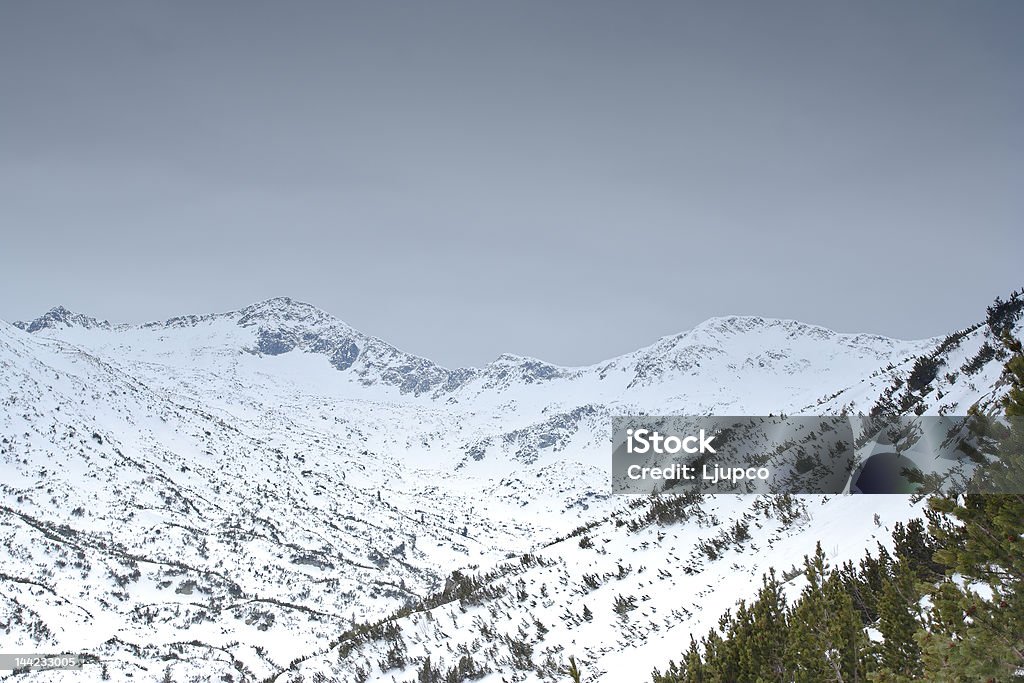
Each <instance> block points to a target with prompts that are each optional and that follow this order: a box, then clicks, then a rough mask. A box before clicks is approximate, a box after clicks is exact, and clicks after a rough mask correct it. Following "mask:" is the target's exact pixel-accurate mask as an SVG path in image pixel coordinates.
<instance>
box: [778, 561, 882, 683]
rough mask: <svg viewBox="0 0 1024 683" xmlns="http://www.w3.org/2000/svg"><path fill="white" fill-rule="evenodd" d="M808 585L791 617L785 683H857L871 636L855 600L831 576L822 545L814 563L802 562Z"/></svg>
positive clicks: (837, 577) (861, 673) (864, 668)
mask: <svg viewBox="0 0 1024 683" xmlns="http://www.w3.org/2000/svg"><path fill="white" fill-rule="evenodd" d="M804 570H805V574H806V577H807V581H808V585H807V587H806V588H805V589H804V591H803V593H802V594H801V596H800V600H799V601H798V603H797V605H796V606H795V607H794V609H793V612H792V615H791V617H790V624H791V627H790V629H789V634H788V636H789V637H788V642H787V648H786V664H787V665H788V666H790V667H792V669H791V671H790V672H789V674H788V676H787V679H791V680H793V681H795V683H818V682H819V681H836V682H837V683H853V682H854V681H862V680H864V676H865V670H866V667H865V663H866V662H865V659H866V655H867V651H868V648H867V645H868V643H867V636H866V635H865V634H864V630H863V628H862V624H861V619H860V615H859V614H858V613H857V610H856V609H855V608H854V606H853V599H852V598H851V597H850V594H849V593H848V592H847V590H846V587H845V586H844V584H843V582H842V581H841V580H840V578H839V576H838V574H836V573H835V572H833V573H831V574H827V573H826V572H827V565H826V563H825V553H824V551H822V549H821V543H818V546H817V549H816V551H815V554H814V557H810V558H804Z"/></svg>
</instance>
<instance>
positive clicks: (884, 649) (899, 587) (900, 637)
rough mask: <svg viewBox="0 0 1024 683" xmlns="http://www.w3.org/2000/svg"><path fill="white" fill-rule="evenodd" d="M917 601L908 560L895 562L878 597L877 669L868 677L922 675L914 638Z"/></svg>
mask: <svg viewBox="0 0 1024 683" xmlns="http://www.w3.org/2000/svg"><path fill="white" fill-rule="evenodd" d="M920 600H921V596H920V594H919V592H918V590H917V588H916V586H915V580H914V574H913V572H912V571H911V569H910V565H909V563H908V561H906V560H904V561H901V562H898V563H897V564H896V565H895V566H894V567H893V574H892V575H891V576H889V577H888V578H887V579H886V581H885V583H884V584H883V586H882V590H881V593H880V595H879V599H878V630H879V632H880V633H881V634H882V638H883V642H882V643H881V644H880V645H879V647H878V654H879V662H878V663H879V670H878V671H877V672H875V673H873V674H872V675H871V676H870V678H871V680H873V681H880V682H881V681H885V682H886V683H904V682H905V681H911V680H914V679H915V678H917V677H919V676H920V675H921V670H922V668H921V648H920V647H919V646H918V644H917V641H916V640H915V639H914V635H915V634H916V632H917V628H918V620H917V613H918V612H919V611H920V610H919V604H920Z"/></svg>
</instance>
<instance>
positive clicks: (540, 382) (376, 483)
mask: <svg viewBox="0 0 1024 683" xmlns="http://www.w3.org/2000/svg"><path fill="white" fill-rule="evenodd" d="M991 343H992V339H991V333H990V331H989V330H988V328H987V327H985V326H979V327H976V328H972V329H970V330H968V331H966V332H965V333H964V334H963V335H962V336H960V337H958V339H957V340H956V341H955V343H952V342H950V341H949V340H940V339H932V340H923V341H916V342H902V341H897V340H891V339H887V338H883V337H877V336H870V335H844V334H838V333H835V332H832V331H829V330H825V329H823V328H820V327H815V326H812V325H806V324H803V323H798V322H794V321H782V320H769V319H763V318H753V317H743V318H740V317H730V318H717V319H713V320H709V321H707V322H705V323H704V324H702V325H700V326H698V327H697V328H695V329H693V330H691V331H689V332H685V333H682V334H679V335H674V336H671V337H666V338H663V339H661V340H659V341H657V342H655V343H654V344H652V345H650V346H648V347H645V348H643V349H640V350H638V351H635V352H633V353H630V354H626V355H623V356H620V357H617V358H613V359H610V360H608V361H606V362H603V363H598V364H595V365H593V366H587V367H577V368H572V367H560V366H554V365H551V364H548V363H544V362H543V361H539V360H536V359H529V358H523V357H518V356H512V355H505V356H502V357H500V358H498V359H496V360H495V361H494V362H493V363H490V364H488V365H487V366H485V367H483V368H479V369H473V368H470V369H455V370H452V369H447V368H443V367H440V366H438V365H436V364H434V363H432V362H431V361H429V360H427V359H423V358H419V357H417V356H414V355H411V354H408V353H405V352H403V351H401V350H399V349H396V348H395V347H393V346H391V345H389V344H387V343H386V342H384V341H382V340H380V339H377V338H375V337H372V336H369V335H365V334H363V333H361V332H359V331H357V330H354V329H352V328H351V327H350V326H348V325H346V324H345V323H343V322H342V321H340V320H337V319H335V318H333V317H332V316H330V315H329V314H327V313H325V312H323V311H320V310H319V309H316V308H315V307H313V306H310V305H308V304H303V303H300V302H296V301H293V300H291V299H287V298H281V299H271V300H269V301H265V302H261V303H258V304H254V305H253V306H249V307H247V308H245V309H242V310H240V311H233V312H228V313H221V314H210V315H195V316H184V317H180V318H175V319H172V320H168V321H164V322H157V323H148V324H145V325H138V326H126V325H111V324H109V323H106V322H100V321H96V320H95V319H93V318H90V317H89V316H86V315H82V314H75V313H71V312H70V311H67V310H66V309H61V308H58V309H54V310H52V311H50V312H49V313H47V314H45V315H44V316H42V317H41V318H39V319H37V320H35V321H31V322H27V323H18V324H17V326H12V325H8V324H6V323H0V397H2V400H3V401H4V410H3V411H2V413H0V434H2V436H0V468H2V472H3V478H2V481H0V506H2V507H0V535H2V536H3V538H4V542H5V547H6V548H8V550H7V551H6V552H5V553H2V554H0V585H2V586H3V587H4V591H3V594H4V600H3V601H2V602H0V634H2V635H3V642H4V645H5V646H6V647H5V648H4V649H5V650H6V651H24V652H33V651H54V650H65V651H73V652H78V651H84V652H89V653H92V654H94V655H96V656H97V657H98V658H100V659H103V660H106V661H105V663H104V664H103V665H102V666H101V665H100V664H96V665H89V666H87V667H86V670H85V672H84V673H83V672H70V673H66V674H60V673H55V672H50V673H40V674H33V675H32V676H31V677H32V678H34V679H36V680H64V679H65V678H66V679H67V680H71V679H72V677H73V678H74V680H83V677H85V680H89V679H90V678H91V679H96V680H98V679H99V677H100V675H101V673H102V667H103V666H105V667H106V669H107V671H108V672H109V673H110V675H111V676H112V677H113V678H114V679H115V680H122V679H125V678H127V677H128V676H129V674H131V677H132V679H133V680H158V679H160V678H161V677H162V676H163V675H164V672H165V670H166V669H167V668H168V667H170V668H171V669H172V678H173V680H190V678H192V677H196V680H209V679H210V678H213V677H220V676H222V675H229V676H232V677H233V678H232V680H262V679H266V678H273V677H278V678H279V679H280V680H298V678H297V676H299V675H300V674H299V672H300V671H301V672H304V674H302V675H305V676H313V679H314V680H317V675H322V676H325V677H326V678H325V679H324V680H342V681H347V680H359V679H361V678H362V677H363V676H362V673H360V672H363V673H365V677H366V680H416V677H417V669H418V668H420V667H422V659H423V658H424V657H426V656H428V655H429V656H430V657H431V661H432V663H433V665H435V666H441V667H445V668H450V667H453V666H457V665H458V662H459V661H460V659H461V658H463V657H467V656H471V657H473V658H474V661H476V662H477V663H478V665H482V664H483V663H484V662H486V663H487V665H488V666H489V667H490V668H492V669H494V673H493V674H492V676H491V678H492V680H495V681H498V680H502V679H504V680H525V679H526V677H527V676H528V675H529V676H534V677H536V675H537V673H536V672H541V673H542V674H543V675H546V676H548V677H550V675H551V674H552V672H554V671H555V670H556V669H557V668H558V667H560V666H561V663H562V662H563V661H564V659H565V658H566V657H567V656H568V655H570V654H573V655H575V656H576V657H577V658H579V659H581V660H582V661H583V662H584V663H585V665H586V666H587V668H588V671H590V672H591V673H590V675H592V676H596V678H594V680H607V681H620V680H642V679H644V678H645V677H646V676H647V673H648V672H649V671H650V669H651V668H652V667H653V666H655V665H657V666H663V665H664V662H665V659H666V658H667V657H669V656H675V655H677V654H678V651H679V650H681V649H682V648H683V647H684V646H685V644H686V642H688V634H689V633H691V632H692V633H696V634H701V633H703V631H704V630H706V628H707V626H708V625H709V624H710V623H713V622H714V621H715V620H717V618H718V615H719V614H720V613H721V612H722V611H723V610H724V609H725V608H726V607H728V606H730V605H731V604H733V602H734V601H735V600H736V599H737V598H739V597H744V596H745V595H749V594H752V593H753V591H754V589H755V588H756V583H755V580H756V577H757V576H759V574H760V573H761V572H763V571H764V570H765V569H767V568H768V567H769V566H778V567H782V566H783V565H785V566H786V567H788V566H790V565H791V564H793V563H794V562H798V560H799V557H800V555H801V554H802V553H805V552H810V551H811V550H812V549H813V546H814V543H815V541H816V540H818V539H819V538H825V539H827V538H842V539H845V541H844V543H843V545H842V547H836V548H835V549H834V552H833V555H834V556H835V557H836V558H837V559H840V558H845V557H848V556H849V557H853V556H857V555H859V554H861V553H862V551H863V548H864V547H865V546H866V545H870V544H872V543H873V542H874V539H875V538H876V537H877V538H878V539H884V538H886V536H887V533H886V530H885V528H884V526H885V525H889V524H891V523H894V522H895V521H899V520H902V519H906V518H907V517H909V516H913V515H914V514H916V513H917V511H916V510H915V509H913V508H912V507H911V506H910V505H909V504H908V502H907V501H906V500H905V499H903V498H900V497H894V496H890V497H886V498H885V499H872V502H873V504H877V505H878V506H879V507H878V509H877V511H878V512H879V514H880V518H881V520H882V525H883V527H876V526H875V524H874V523H873V514H874V512H875V511H876V510H874V509H871V508H870V507H869V506H865V505H863V504H855V503H853V502H851V501H852V499H850V498H843V497H834V498H831V499H821V498H813V499H809V500H806V501H803V502H802V504H801V505H802V506H801V508H800V509H799V510H796V511H790V512H792V514H788V513H787V514H782V513H780V512H779V511H778V510H774V508H772V505H771V504H770V502H766V501H765V500H763V499H758V498H753V497H750V498H735V499H730V498H724V497H720V498H717V499H709V500H707V501H705V502H704V503H702V504H700V505H697V506H695V508H694V509H693V510H692V511H691V512H690V513H689V514H688V516H687V519H686V520H685V521H680V522H678V523H676V524H672V525H668V526H660V525H657V524H648V523H644V522H642V520H643V518H644V515H645V514H646V507H645V505H646V502H645V501H643V500H641V501H639V503H638V502H637V501H636V500H635V499H630V498H623V497H617V496H611V495H610V493H609V490H610V489H609V482H608V471H607V467H608V464H609V461H610V448H609V437H610V434H609V418H610V417H611V416H612V415H616V414H637V413H641V412H646V413H651V414H658V413H660V414H686V413H689V414H693V413H720V414H759V413H769V412H779V411H784V412H786V413H791V414H793V413H801V412H802V413H808V414H835V413H838V412H840V411H843V410H845V411H847V412H851V411H852V412H857V411H861V412H866V411H868V410H871V409H872V408H873V407H875V406H876V405H877V404H879V403H884V402H886V401H888V402H889V403H893V402H895V403H898V404H900V406H902V407H906V406H910V407H911V408H912V409H913V410H914V411H915V412H917V411H918V410H920V411H921V412H925V413H939V412H953V413H955V412H959V411H963V410H965V409H966V408H967V407H968V406H970V405H972V404H973V403H976V402H978V401H982V402H989V403H991V401H992V400H993V399H994V398H996V397H997V395H998V392H999V374H1000V372H999V371H1000V365H1001V364H1000V362H999V359H998V358H997V357H991V358H988V357H987V356H988V353H987V352H985V351H984V346H985V344H991ZM979 354H980V355H979ZM923 355H924V356H931V355H934V356H935V357H936V358H938V359H940V360H941V363H939V365H940V366H941V367H942V371H941V372H939V373H937V375H936V376H935V377H934V378H933V379H932V380H931V381H930V382H929V383H928V384H927V386H925V387H923V388H921V389H919V390H915V391H914V392H911V394H912V395H910V396H909V397H908V396H906V395H905V394H906V393H907V392H908V391H909V390H908V388H907V387H906V386H905V385H906V378H907V377H908V376H909V374H910V373H911V369H912V368H913V366H914V363H915V358H916V357H919V356H923ZM981 357H984V358H981ZM979 358H981V360H982V361H983V362H973V363H972V361H978V360H979ZM961 365H968V366H969V369H970V370H971V372H969V373H968V372H967V371H964V370H958V368H960V366H961ZM975 366H977V367H975ZM896 385H899V386H896ZM876 501H878V502H877V503H876ZM780 516H781V517H782V518H784V519H780ZM737 522H740V523H743V524H745V525H746V526H747V527H748V529H749V532H750V538H749V539H747V538H742V539H737V538H736V537H735V528H736V527H735V524H736V523H737ZM580 529H585V530H584V531H580ZM573 530H577V533H576V535H572V536H570V537H569V538H568V539H566V540H561V541H558V542H555V543H553V544H552V541H554V540H555V539H557V538H564V537H566V536H567V535H570V534H571V533H572V532H573ZM730 534H732V536H730ZM584 537H585V538H587V539H588V541H589V542H590V543H592V545H591V546H590V547H581V545H580V541H581V539H582V538H584ZM713 539H724V540H723V541H722V547H721V548H720V549H719V550H720V552H719V551H713V554H714V555H715V557H713V558H712V557H711V556H710V555H709V554H708V553H707V551H706V549H705V550H701V549H700V547H699V546H700V544H701V542H702V541H706V542H707V543H712V541H713ZM707 543H705V547H707ZM584 545H586V543H584ZM826 546H828V543H827V542H826ZM524 558H526V559H524ZM508 567H511V569H510V568H508ZM620 567H621V569H620ZM454 570H461V571H462V572H463V573H464V575H467V576H468V575H471V574H475V573H484V572H488V571H491V572H494V573H493V575H492V577H491V580H490V581H489V582H485V583H487V585H493V586H495V588H494V589H493V591H491V590H490V589H488V590H485V591H484V593H492V592H493V595H480V594H476V596H475V597H472V598H470V600H469V601H468V602H472V603H475V604H468V603H466V604H463V605H462V606H460V605H459V602H458V600H454V601H453V600H452V599H450V598H453V596H455V595H456V594H457V593H458V590H459V586H460V584H459V583H458V581H455V582H453V579H452V577H451V573H452V571H454ZM588 577H589V578H588ZM594 577H597V578H594ZM594 581H596V582H597V584H598V585H597V586H596V587H590V585H589V583H588V582H594ZM717 585H725V586H726V588H725V589H724V590H713V588H714V587H715V586H717ZM463 588H465V586H463ZM477 588H479V587H477ZM446 589H447V590H446ZM619 596H623V598H622V599H625V598H626V597H629V596H631V597H632V598H634V600H635V602H636V605H637V606H636V608H635V609H626V610H625V611H624V613H623V614H621V615H620V614H617V613H616V612H615V611H614V609H613V606H614V603H615V600H616V598H618V597H619ZM645 596H646V597H645ZM464 602H466V601H464ZM626 602H628V600H627V601H626ZM435 603H436V604H435ZM425 605H429V606H430V607H429V609H428V608H427V607H425ZM584 605H586V606H587V607H588V609H589V610H590V611H591V613H592V618H591V620H585V619H584V620H582V621H581V617H580V614H582V612H583V606H584ZM395 610H401V611H400V616H399V618H397V619H395V620H394V621H391V622H388V623H389V624H390V626H389V627H388V629H386V630H387V631H388V634H386V635H384V636H382V637H381V638H372V637H370V635H374V634H376V632H374V633H373V634H370V635H365V634H363V635H361V636H359V637H358V638H353V637H349V638H348V639H347V640H343V641H342V642H339V639H340V638H341V637H342V634H343V633H345V632H346V631H349V632H353V631H354V632H356V633H362V632H361V631H360V630H359V627H358V625H359V624H365V623H372V622H374V621H376V620H378V619H381V618H384V617H386V616H388V615H391V614H393V613H394V612H395ZM410 610H412V612H411V613H409V614H406V612H409V611H410ZM538 623H539V624H540V625H539V626H538ZM354 625H355V629H354ZM521 629H522V632H520V630H521ZM357 641H358V642H357ZM399 644H400V645H401V646H400V647H399ZM527 650H529V651H530V654H529V655H528V656H527V655H526V654H524V653H525V652H526V651H527ZM318 653H319V654H318ZM340 654H344V655H345V656H344V657H340ZM398 657H400V658H401V660H402V662H401V665H398V663H397V662H398V659H397V658H398ZM295 659H302V661H301V662H297V663H295V665H294V666H292V667H290V666H289V665H290V664H291V663H292V660H295ZM389 659H390V660H391V661H388V660H389ZM637 661H643V662H648V663H649V665H648V664H645V665H644V666H643V667H640V669H637V668H636V662H637ZM391 665H395V666H391ZM527 668H528V669H530V671H531V673H529V674H527V673H526V669H527ZM0 673H2V672H0ZM627 674H628V675H627ZM224 680H227V679H224Z"/></svg>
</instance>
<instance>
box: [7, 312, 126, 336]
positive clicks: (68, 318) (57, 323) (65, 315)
mask: <svg viewBox="0 0 1024 683" xmlns="http://www.w3.org/2000/svg"><path fill="white" fill-rule="evenodd" d="M13 324H14V326H15V327H17V328H19V329H22V330H25V331H26V332H38V331H39V330H46V329H61V328H69V327H84V328H86V329H95V328H99V329H104V330H109V329H110V323H108V322H107V321H106V320H102V321H101V320H97V319H96V318H92V317H89V316H87V315H83V314H81V313H75V312H74V311H69V310H68V309H66V308H64V307H63V306H56V307H54V308H51V309H50V310H49V311H47V312H46V313H44V314H43V315H41V316H39V317H38V318H36V319H35V320H32V321H29V322H25V321H18V322H15V323H13Z"/></svg>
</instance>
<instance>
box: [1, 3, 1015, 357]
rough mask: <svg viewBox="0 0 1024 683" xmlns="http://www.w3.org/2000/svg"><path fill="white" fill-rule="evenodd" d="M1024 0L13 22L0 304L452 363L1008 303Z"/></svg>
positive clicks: (80, 6) (190, 9)
mask: <svg viewBox="0 0 1024 683" xmlns="http://www.w3.org/2000/svg"><path fill="white" fill-rule="evenodd" d="M1022 34H1024V3H1019V2H1010V1H1005V2H1003V1H991V2H980V3H972V4H970V5H967V4H965V3H959V2H948V1H944V0H936V1H924V0H915V1H908V2H905V3H898V4H895V3H883V2H869V3H862V4H858V5H855V6H854V5H850V6H841V5H829V4H823V3H815V2H807V1H801V2H797V1H783V2H779V3H772V4H771V5H770V6H769V5H766V4H764V3H755V2H736V3H716V4H714V5H698V4H691V3H677V2H660V1H659V2H651V3H643V4H642V5H635V4H634V5H629V6H626V5H611V4H600V3H590V2H573V1H569V2H564V3H557V4H555V5H552V4H550V3H542V2H522V3H500V4H489V5H481V4H479V3H472V2H447V1H441V0H439V1H438V2H436V3H433V2H432V3H429V4H426V5H422V6H414V5H401V6H399V5H386V4H383V3H354V2H353V3H321V2H312V1H311V2H297V3H288V4H284V3H280V4H274V3H261V4H259V5H254V4H252V3H244V2H240V1H238V2H231V1H228V2H223V3H216V4H211V3H201V2H175V3H171V2H164V1H162V0H139V1H138V2H114V1H111V0H97V2H93V3H88V4H84V3H74V2H39V3H5V4H3V5H0V65H3V66H0V92H3V93H5V102H4V107H3V113H2V114H0V116H2V118H3V122H4V123H3V125H0V207H3V208H2V209H0V225H2V226H3V227H2V242H0V245H2V246H0V291H3V292H5V293H6V295H7V296H6V297H5V298H4V300H3V302H2V306H0V317H3V318H4V319H8V320H10V319H14V320H17V319H31V318H34V317H36V316H38V315H40V313H41V312H42V311H45V310H48V309H49V308H50V307H51V306H54V305H57V304H62V305H65V306H67V307H68V308H70V309H72V310H76V311H77V310H80V311H86V312H88V314H89V315H92V316H95V317H98V318H107V319H112V320H126V321H139V322H141V321H142V320H143V319H152V318H169V317H172V316H173V315H177V314H180V313H181V312H182V311H203V310H230V309H233V308H238V307H240V306H239V305H245V304H247V303H251V302H252V301H255V300H261V299H266V298H270V297H273V296H276V295H278V294H280V293H287V294H289V295H290V296H293V297H295V298H298V299H302V300H307V301H315V302H317V305H318V306H319V307H321V308H323V309H324V310H329V311H335V312H337V316H338V317H339V318H340V319H342V320H344V321H345V322H347V323H349V324H350V325H352V326H353V327H355V328H357V329H360V330H372V333H373V334H374V335H376V336H379V337H380V338H382V339H387V340H388V341H389V342H391V343H394V344H395V345H396V346H398V347H400V348H409V349H416V352H417V353H420V354H423V355H424V356H425V357H428V358H431V359H433V360H435V361H437V362H439V363H441V364H442V365H446V366H449V367H458V366H467V365H481V364H483V363H486V362H487V361H489V360H491V359H493V358H494V357H496V356H497V355H498V354H500V353H502V352H506V351H507V350H509V349H513V350H515V351H516V352H518V353H522V354H523V355H528V356H532V357H537V358H543V359H546V360H548V361H550V362H553V363H558V364H560V365H586V364H588V363H592V362H596V361H598V360H600V359H604V358H608V357H612V356H615V355H619V354H621V353H625V352H628V351H630V350H634V349H636V348H639V347H640V346H642V345H644V344H646V343H649V341H650V340H651V339H657V338H659V337H662V336H665V335H670V334H674V333H676V332H678V331H679V330H681V329H690V328H692V327H694V326H695V325H697V324H698V323H699V322H701V321H702V320H705V319H707V318H710V317H715V316H720V315H722V314H725V313H735V314H753V315H761V316H765V317H774V318H785V319H794V320H801V321H813V322H814V323H816V324H820V325H822V326H824V327H828V328H830V329H833V330H855V331H861V332H866V333H877V334H883V335H886V336H891V337H894V338H901V339H921V338H928V337H933V336H937V335H942V334H946V333H948V332H950V331H952V330H953V329H956V328H960V327H964V326H965V325H968V324H970V323H972V322H976V321H977V320H979V319H980V318H981V317H982V316H983V314H984V307H985V306H986V305H987V304H988V303H990V302H991V300H992V299H993V298H994V297H995V296H997V295H1000V296H1006V295H1007V294H1008V293H1009V292H1010V291H1011V290H1012V289H1014V288H1015V287H1018V286H1019V285H1020V282H1019V280H1020V276H1019V272H1020V267H1019V254H1020V253H1021V251H1022V249H1021V246H1022V245H1021V234H1022V230H1021V225H1022V224H1024V202H1022V200H1021V199H1020V191H1019V190H1020V178H1022V177H1024V127H1022V126H1020V124H1019V122H1020V121H1022V120H1024V81H1022V79H1020V77H1019V74H1020V73H1022V72H1024V41H1021V40H1020V39H1019V36H1020V35H1022Z"/></svg>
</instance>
